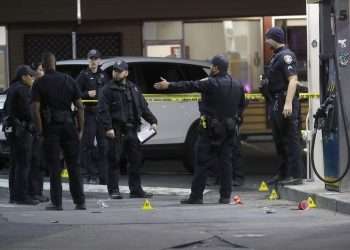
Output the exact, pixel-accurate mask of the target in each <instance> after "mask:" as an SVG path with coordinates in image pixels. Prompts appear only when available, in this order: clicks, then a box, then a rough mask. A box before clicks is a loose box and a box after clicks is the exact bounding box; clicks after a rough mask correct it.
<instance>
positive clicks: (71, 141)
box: [44, 122, 85, 206]
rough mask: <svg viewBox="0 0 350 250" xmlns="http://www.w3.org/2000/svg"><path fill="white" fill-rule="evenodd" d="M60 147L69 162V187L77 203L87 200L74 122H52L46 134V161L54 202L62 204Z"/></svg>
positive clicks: (56, 204) (54, 203) (57, 204)
mask: <svg viewBox="0 0 350 250" xmlns="http://www.w3.org/2000/svg"><path fill="white" fill-rule="evenodd" d="M60 149H62V152H63V156H64V159H65V161H66V163H67V170H68V174H69V188H70V192H71V194H72V197H73V201H74V203H75V204H83V203H84V202H85V197H84V191H83V185H82V181H81V176H80V168H79V164H78V158H79V138H78V133H77V130H76V128H75V126H74V124H73V123H69V122H67V123H64V124H51V125H50V126H49V127H48V128H47V131H45V135H44V151H45V156H46V163H47V166H48V167H49V170H50V196H51V201H52V204H53V205H55V206H61V205H62V183H61V170H62V164H61V162H60Z"/></svg>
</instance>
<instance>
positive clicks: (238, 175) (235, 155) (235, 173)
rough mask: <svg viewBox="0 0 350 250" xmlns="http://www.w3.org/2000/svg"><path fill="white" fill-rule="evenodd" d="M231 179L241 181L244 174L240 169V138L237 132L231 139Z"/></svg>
mask: <svg viewBox="0 0 350 250" xmlns="http://www.w3.org/2000/svg"><path fill="white" fill-rule="evenodd" d="M232 179H233V180H243V179H244V174H243V171H242V168H241V138H240V136H239V131H237V134H236V136H234V137H233V146H232Z"/></svg>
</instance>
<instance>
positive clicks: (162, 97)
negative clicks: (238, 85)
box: [83, 93, 320, 103]
mask: <svg viewBox="0 0 350 250" xmlns="http://www.w3.org/2000/svg"><path fill="white" fill-rule="evenodd" d="M144 97H145V98H146V100H147V101H148V102H195V101H199V100H200V97H201V96H200V94H198V93H189V94H144ZM319 97H320V94H319V93H300V94H299V99H314V98H319ZM245 98H246V100H252V101H263V100H265V98H264V97H263V95H262V94H260V93H256V94H245ZM96 102H97V101H96V100H83V103H96Z"/></svg>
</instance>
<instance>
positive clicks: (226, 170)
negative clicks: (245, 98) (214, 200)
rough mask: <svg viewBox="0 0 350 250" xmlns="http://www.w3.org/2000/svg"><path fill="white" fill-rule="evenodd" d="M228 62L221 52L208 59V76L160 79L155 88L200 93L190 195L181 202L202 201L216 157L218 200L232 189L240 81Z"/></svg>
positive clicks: (224, 198) (225, 199) (225, 200)
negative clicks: (235, 77) (230, 73)
mask: <svg viewBox="0 0 350 250" xmlns="http://www.w3.org/2000/svg"><path fill="white" fill-rule="evenodd" d="M227 70H228V61H227V59H226V58H225V57H224V56H222V55H217V56H215V57H214V58H213V59H212V66H211V72H210V76H209V77H208V78H205V79H202V80H199V81H181V82H171V83H169V82H167V81H166V80H165V79H163V78H162V81H161V82H158V83H156V84H155V85H154V87H155V88H156V89H159V90H165V89H171V90H176V91H182V92H200V93H201V95H202V98H201V102H200V103H199V111H200V113H201V126H200V135H199V138H198V141H197V146H196V151H197V152H196V155H197V157H196V158H197V159H196V164H195V169H194V177H193V180H192V187H191V195H190V196H189V198H188V199H185V200H182V201H181V203H182V204H202V203H203V191H204V188H205V184H206V179H207V170H208V167H209V166H210V164H211V162H212V160H213V159H215V158H218V166H219V167H220V168H221V169H220V175H221V176H220V182H221V187H220V199H219V203H224V204H228V203H230V198H231V192H232V151H233V141H234V140H233V137H234V136H235V128H236V120H235V117H236V115H237V113H238V106H239V101H240V95H241V88H240V83H239V82H237V81H235V80H233V79H232V77H231V76H230V75H229V74H228V73H227Z"/></svg>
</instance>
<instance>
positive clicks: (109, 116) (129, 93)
mask: <svg viewBox="0 0 350 250" xmlns="http://www.w3.org/2000/svg"><path fill="white" fill-rule="evenodd" d="M127 76H128V64H127V63H126V62H125V61H123V60H118V61H116V62H115V64H114V66H113V80H112V81H110V82H109V83H108V84H107V85H106V86H105V87H104V88H103V89H102V91H101V95H100V96H99V99H98V107H97V108H98V120H99V121H101V123H102V125H103V127H104V129H105V133H106V136H107V141H108V182H107V188H108V193H109V195H110V197H111V198H112V199H122V198H123V197H122V195H121V194H120V192H119V183H118V182H119V174H120V173H119V172H120V157H121V155H122V154H123V152H125V153H126V154H127V159H128V161H129V170H128V175H129V189H130V198H148V197H152V194H151V193H147V192H145V191H144V190H143V189H142V186H141V179H140V173H139V172H140V167H141V164H142V155H141V148H140V141H139V139H138V137H137V131H138V130H139V128H140V125H141V117H142V118H143V119H145V120H146V121H147V122H148V123H150V124H151V125H152V127H153V128H154V129H156V126H157V119H156V117H155V116H154V115H153V114H152V112H151V111H150V110H149V108H148V104H147V102H146V100H145V99H144V97H143V95H142V93H141V91H140V90H139V89H138V87H137V86H136V85H135V84H134V83H132V82H131V81H129V80H127Z"/></svg>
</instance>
